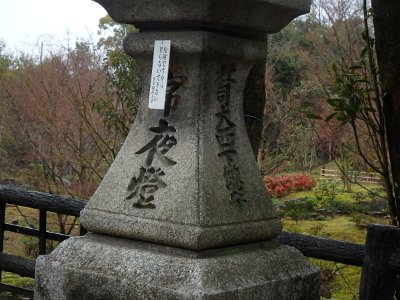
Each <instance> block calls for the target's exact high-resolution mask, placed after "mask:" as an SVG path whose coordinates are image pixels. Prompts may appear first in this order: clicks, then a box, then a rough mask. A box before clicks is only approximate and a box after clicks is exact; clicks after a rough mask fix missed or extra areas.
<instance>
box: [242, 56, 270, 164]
mask: <svg viewBox="0 0 400 300" xmlns="http://www.w3.org/2000/svg"><path fill="white" fill-rule="evenodd" d="M264 78H265V61H260V62H258V63H257V64H255V65H254V66H253V68H252V69H251V71H250V74H249V76H248V78H247V80H246V85H245V89H244V95H243V114H244V121H245V124H246V130H247V134H248V136H249V140H250V144H251V147H252V149H253V154H254V157H255V159H257V155H258V149H259V148H260V142H261V134H262V130H263V116H264V106H265V82H264Z"/></svg>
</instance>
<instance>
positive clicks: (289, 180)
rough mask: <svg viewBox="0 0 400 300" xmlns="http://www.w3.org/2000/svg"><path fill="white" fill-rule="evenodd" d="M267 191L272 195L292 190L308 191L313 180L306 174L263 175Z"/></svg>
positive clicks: (277, 195) (276, 195)
mask: <svg viewBox="0 0 400 300" xmlns="http://www.w3.org/2000/svg"><path fill="white" fill-rule="evenodd" d="M264 183H265V186H266V188H267V190H268V192H269V193H270V194H271V195H273V196H274V197H278V198H280V197H283V196H285V195H287V194H289V193H292V192H299V191H309V190H311V189H312V188H313V187H314V186H315V181H314V180H313V179H312V178H311V177H310V176H308V175H306V174H291V175H284V176H278V177H270V176H266V177H264Z"/></svg>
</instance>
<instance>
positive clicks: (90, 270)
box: [35, 234, 320, 300]
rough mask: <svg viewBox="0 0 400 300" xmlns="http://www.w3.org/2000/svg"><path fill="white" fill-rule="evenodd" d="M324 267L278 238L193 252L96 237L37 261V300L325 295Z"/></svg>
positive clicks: (306, 298) (69, 243)
mask: <svg viewBox="0 0 400 300" xmlns="http://www.w3.org/2000/svg"><path fill="white" fill-rule="evenodd" d="M319 278H320V275H319V271H318V269H317V268H315V267H313V266H310V265H309V264H308V263H307V261H306V259H305V258H304V257H303V256H302V255H301V253H300V252H299V251H298V250H296V249H294V248H290V247H287V246H283V245H279V244H276V243H274V242H263V243H256V244H250V245H244V246H237V247H228V248H221V249H214V250H207V251H200V252H196V251H189V250H182V249H176V248H172V247H166V246H160V245H155V244H150V243H145V242H138V241H131V240H124V239H118V238H112V237H106V236H100V235H95V234H88V235H86V236H84V237H78V238H71V239H68V240H66V241H64V242H62V243H61V244H60V246H59V247H57V249H56V250H55V251H53V252H52V253H51V254H49V255H46V256H40V257H39V258H38V260H37V262H36V288H35V299H36V300H48V299H51V300H76V299H88V300H89V299H90V300H97V299H104V300H119V299H121V300H125V299H131V300H134V299H157V300H160V299H227V300H228V299H229V300H231V299H242V300H246V299H253V300H256V299H262V300H266V299H271V300H297V299H299V300H300V299H302V300H313V299H315V300H316V299H319V296H318V292H319Z"/></svg>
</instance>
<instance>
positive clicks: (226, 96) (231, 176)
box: [215, 65, 246, 203]
mask: <svg viewBox="0 0 400 300" xmlns="http://www.w3.org/2000/svg"><path fill="white" fill-rule="evenodd" d="M235 71H236V69H235V67H234V66H233V65H222V66H221V67H220V68H219V69H218V71H217V100H218V103H219V111H218V112H217V113H216V114H215V116H216V117H217V120H218V123H217V126H216V132H217V134H216V139H217V142H218V146H219V153H218V157H219V158H220V159H222V160H223V164H224V178H225V183H226V188H227V189H228V191H229V193H230V196H231V200H232V201H234V202H237V203H241V202H246V199H245V198H244V183H243V180H242V177H241V174H240V170H239V167H238V166H237V164H236V160H237V151H236V149H235V135H236V125H235V123H233V122H232V121H231V112H230V104H231V103H230V98H231V96H230V93H231V85H232V84H233V83H235V80H234V79H233V77H232V75H233V74H234V73H235Z"/></svg>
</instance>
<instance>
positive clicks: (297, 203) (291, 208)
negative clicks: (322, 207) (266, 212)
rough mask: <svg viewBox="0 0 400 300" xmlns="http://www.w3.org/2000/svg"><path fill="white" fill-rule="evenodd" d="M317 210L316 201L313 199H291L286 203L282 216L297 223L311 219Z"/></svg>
mask: <svg viewBox="0 0 400 300" xmlns="http://www.w3.org/2000/svg"><path fill="white" fill-rule="evenodd" d="M315 209H316V203H315V200H313V199H311V198H299V199H291V200H288V201H286V202H285V203H284V205H283V207H282V209H281V214H282V215H283V216H284V217H290V218H292V219H293V220H295V221H296V223H297V222H298V221H299V220H301V219H305V218H307V217H309V216H310V214H311V213H312V212H313V211H315Z"/></svg>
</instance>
